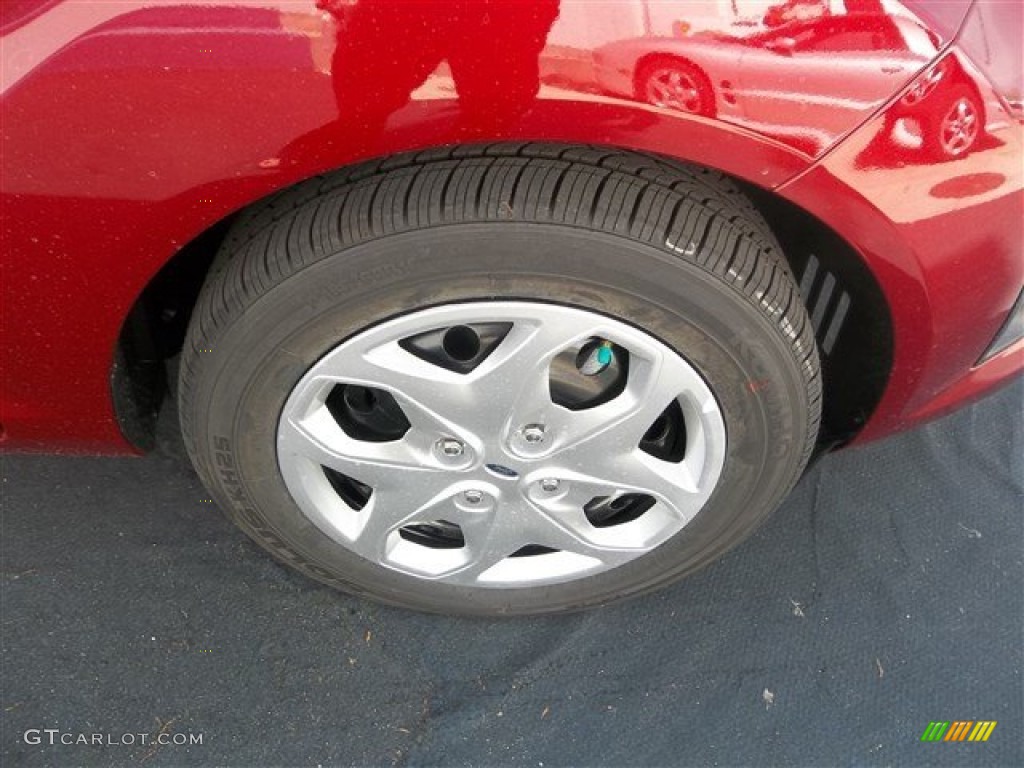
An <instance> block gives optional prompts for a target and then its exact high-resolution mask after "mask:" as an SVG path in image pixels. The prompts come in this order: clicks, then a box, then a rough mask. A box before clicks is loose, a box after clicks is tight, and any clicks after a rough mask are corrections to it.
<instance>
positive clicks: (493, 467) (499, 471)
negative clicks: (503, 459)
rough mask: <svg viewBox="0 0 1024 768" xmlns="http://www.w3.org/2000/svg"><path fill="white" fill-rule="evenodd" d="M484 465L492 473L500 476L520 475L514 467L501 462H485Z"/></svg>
mask: <svg viewBox="0 0 1024 768" xmlns="http://www.w3.org/2000/svg"><path fill="white" fill-rule="evenodd" d="M484 467H485V468H486V469H487V471H488V472H490V473H491V474H492V475H497V476H498V477H507V478H511V477H519V473H518V472H516V471H515V470H514V469H512V468H510V467H506V466H503V465H501V464H485V465H484Z"/></svg>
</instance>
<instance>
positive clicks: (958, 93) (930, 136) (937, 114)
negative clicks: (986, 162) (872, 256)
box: [923, 83, 984, 160]
mask: <svg viewBox="0 0 1024 768" xmlns="http://www.w3.org/2000/svg"><path fill="white" fill-rule="evenodd" d="M939 95H941V96H942V100H941V104H942V106H941V107H940V108H939V109H936V110H935V111H934V114H933V115H932V116H931V118H930V119H929V120H928V121H927V122H926V123H925V125H924V126H923V133H924V147H925V150H926V151H927V152H928V153H929V154H930V155H932V156H933V157H937V158H939V159H942V160H955V159H957V158H960V157H963V156H964V155H966V154H968V153H969V152H970V151H971V150H972V149H974V146H975V144H977V143H978V139H979V138H980V137H981V133H982V129H983V127H984V126H983V116H982V111H981V106H980V103H979V101H978V97H977V96H976V95H975V93H974V91H973V90H972V89H971V88H970V87H969V86H967V85H964V84H963V83H957V84H956V85H954V86H953V87H952V88H950V89H949V91H948V92H947V93H941V92H937V93H936V94H935V96H936V97H937V96H939Z"/></svg>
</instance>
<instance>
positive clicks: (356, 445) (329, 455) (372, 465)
mask: <svg viewBox="0 0 1024 768" xmlns="http://www.w3.org/2000/svg"><path fill="white" fill-rule="evenodd" d="M277 446H278V453H279V454H283V455H293V456H304V457H306V458H307V459H310V460H311V461H314V462H316V463H317V464H320V465H321V466H325V467H328V468H330V469H333V470H335V471H337V472H340V473H342V474H344V475H347V476H349V477H351V478H353V479H355V480H358V481H359V482H361V483H365V484H367V485H370V486H374V487H379V486H382V485H385V484H386V483H388V482H389V481H391V480H393V479H394V478H395V476H396V474H397V473H399V472H413V473H416V475H415V476H417V477H418V479H417V480H416V481H415V482H423V481H424V476H425V475H428V474H435V475H440V474H441V467H440V466H439V465H438V463H437V462H436V460H435V459H434V457H433V456H432V455H431V447H432V442H431V440H430V435H427V434H425V433H423V432H421V431H419V430H416V429H411V430H410V431H409V432H408V433H407V434H406V435H405V437H403V438H402V439H401V440H396V441H392V442H387V443H373V442H368V441H365V440H355V439H353V438H351V437H349V436H348V435H347V434H345V431H344V430H343V429H342V428H341V427H340V426H338V423H337V422H336V421H334V418H333V417H332V416H331V414H330V412H329V411H328V410H327V408H326V407H320V408H318V409H316V410H315V411H314V412H313V413H312V414H310V415H309V416H307V417H306V418H304V419H301V420H297V419H294V418H291V419H283V420H282V422H281V425H280V428H279V430H278V441H277Z"/></svg>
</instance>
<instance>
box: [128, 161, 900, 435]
mask: <svg viewBox="0 0 1024 768" xmlns="http://www.w3.org/2000/svg"><path fill="white" fill-rule="evenodd" d="M550 146H556V145H550ZM563 146H564V147H569V146H575V145H574V144H565V145H563ZM608 149H610V150H625V151H630V152H635V150H632V149H629V148H621V147H608ZM403 154H417V153H403ZM651 154H654V153H651ZM659 157H661V158H663V159H666V160H669V161H671V162H680V160H679V159H678V158H673V157H667V156H664V155H659ZM378 162H380V161H379V160H376V161H366V162H360V163H354V164H352V165H348V166H342V167H339V168H336V169H334V170H331V171H328V172H326V173H324V174H322V175H323V176H325V177H329V176H332V175H335V174H340V173H349V172H351V171H352V170H353V169H355V168H358V167H359V166H364V165H365V166H372V165H374V164H375V163H378ZM715 170H717V169H715ZM733 180H734V181H735V182H736V183H737V184H739V186H740V187H741V190H742V191H743V192H744V193H745V195H746V197H747V198H748V199H749V200H750V201H751V203H752V204H753V205H754V207H755V208H756V209H757V210H758V211H759V212H760V213H761V214H762V215H763V216H764V217H765V219H766V220H767V222H768V225H769V227H770V228H771V230H772V232H773V234H774V235H775V236H776V237H777V238H778V239H779V241H780V244H781V245H782V250H783V255H784V256H785V258H786V260H787V262H788V263H789V265H790V268H791V269H792V271H793V274H794V275H795V276H796V279H797V281H798V282H800V283H801V293H802V296H803V299H804V302H805V304H807V306H808V312H809V314H810V315H811V317H812V320H813V321H815V327H816V333H817V338H818V344H819V351H820V352H821V353H822V355H821V358H822V363H823V373H824V414H823V419H822V430H821V434H820V436H819V451H823V450H827V449H830V448H832V447H835V446H838V445H841V444H843V443H846V442H848V441H849V440H851V439H852V438H853V437H855V436H856V434H857V432H858V431H859V429H860V428H861V426H863V424H864V423H865V422H866V421H867V419H868V418H869V417H870V415H871V413H872V412H873V410H874V408H875V406H876V405H877V404H878V402H879V400H880V399H881V395H882V393H883V391H884V389H885V385H886V383H887V382H888V378H889V374H890V371H891V366H892V344H893V333H892V327H891V320H890V313H889V308H888V305H887V303H886V300H885V297H884V295H883V293H882V291H881V289H880V287H879V285H878V283H877V281H876V280H875V278H874V277H873V275H872V273H871V272H870V270H869V269H868V267H867V266H866V264H865V262H864V260H863V259H862V258H861V257H860V256H859V254H858V253H857V251H856V249H855V248H853V246H851V245H850V244H849V243H847V242H846V241H845V240H843V239H842V237H840V236H839V235H838V234H836V233H835V232H834V231H833V230H832V229H831V228H830V227H828V226H827V225H826V224H825V223H824V222H823V221H821V220H820V219H818V218H817V217H816V216H814V215H812V214H811V213H809V212H807V211H805V210H803V209H801V208H800V207H798V206H797V205H795V204H794V203H791V202H789V201H787V200H785V199H783V198H782V197H780V196H778V195H777V194H775V193H773V192H771V191H769V190H765V189H762V188H760V187H757V186H755V185H754V184H752V183H750V182H748V181H744V180H741V179H736V178H735V177H733ZM298 183H302V182H298ZM296 185H297V184H296ZM296 185H289V186H287V187H285V188H283V189H281V190H277V191H275V192H272V193H271V194H268V195H266V196H264V197H261V198H259V199H257V200H254V201H253V202H251V203H250V204H248V205H247V206H245V207H244V208H242V209H241V210H239V211H235V212H233V213H230V214H228V215H226V216H224V217H222V218H220V219H218V220H217V221H215V222H213V223H212V224H210V225H209V226H208V227H206V228H205V229H204V230H203V231H201V232H200V233H199V234H198V235H196V236H195V237H194V238H192V239H191V240H190V241H188V242H187V243H185V245H184V246H183V247H181V248H180V249H179V250H178V251H177V252H176V253H175V254H174V255H173V256H172V257H171V258H170V259H169V260H168V261H167V262H166V263H165V264H164V265H163V267H162V268H160V269H159V271H157V272H156V274H155V275H153V277H152V278H151V279H150V280H149V281H148V282H147V283H146V285H145V286H144V288H143V289H142V291H141V292H140V293H139V294H138V296H137V298H136V299H135V301H134V303H133V305H132V307H131V310H130V311H129V312H128V313H127V315H126V317H125V320H124V322H123V325H122V328H121V332H120V334H119V336H118V340H117V349H116V354H115V357H114V362H113V365H112V368H111V379H110V380H111V389H112V397H113V403H114V410H115V415H116V418H117V421H118V424H119V426H120V428H121V431H122V433H123V434H124V435H125V437H126V438H128V439H129V440H130V442H131V443H132V444H133V445H135V446H136V447H137V448H141V449H147V448H148V447H150V446H151V445H152V444H153V442H154V436H155V414H156V411H157V408H158V407H159V405H160V403H161V401H162V399H163V398H164V397H165V395H166V393H167V392H168V390H169V387H168V385H167V374H166V370H165V364H164V361H166V360H168V359H172V358H174V357H175V356H176V355H177V354H178V352H179V351H180V349H181V346H182V343H183V341H184V338H185V334H186V331H187V328H188V322H189V319H190V317H191V312H192V309H193V307H194V305H195V302H196V300H197V298H198V296H199V292H200V289H201V288H202V285H203V283H204V282H205V280H206V277H207V275H208V273H209V270H210V268H211V266H212V264H213V261H214V257H215V255H216V254H217V251H218V250H219V248H220V245H221V243H222V242H223V241H224V239H225V237H226V236H227V234H228V232H229V230H230V229H231V225H232V224H233V223H234V222H235V221H236V219H237V218H238V217H239V216H241V215H244V214H245V212H246V211H249V210H252V209H255V208H257V207H259V206H261V205H264V204H265V203H266V202H267V201H269V200H271V199H272V198H274V197H276V196H278V195H280V194H282V193H287V191H288V190H289V189H291V188H292V187H294V186H296ZM844 297H845V298H844ZM844 304H845V305H846V307H845V309H843V310H842V311H841V312H840V311H839V309H840V307H841V306H842V305H844ZM840 315H841V316H840ZM830 334H831V336H832V338H831V342H830V343H829V344H828V345H827V347H828V348H827V350H826V341H827V340H828V339H829V336H830Z"/></svg>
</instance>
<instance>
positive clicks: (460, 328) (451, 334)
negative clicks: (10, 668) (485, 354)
mask: <svg viewBox="0 0 1024 768" xmlns="http://www.w3.org/2000/svg"><path fill="white" fill-rule="evenodd" d="M441 346H442V348H443V349H444V351H445V354H447V355H448V356H449V357H451V358H452V359H453V360H457V361H458V362H460V363H466V362H469V361H470V360H472V359H473V358H474V357H476V356H477V355H478V354H479V353H480V337H479V336H478V335H477V332H476V331H474V330H473V329H472V328H470V327H469V326H468V325H453V326H452V327H451V328H449V329H448V330H447V331H445V332H444V338H443V339H442V340H441Z"/></svg>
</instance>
